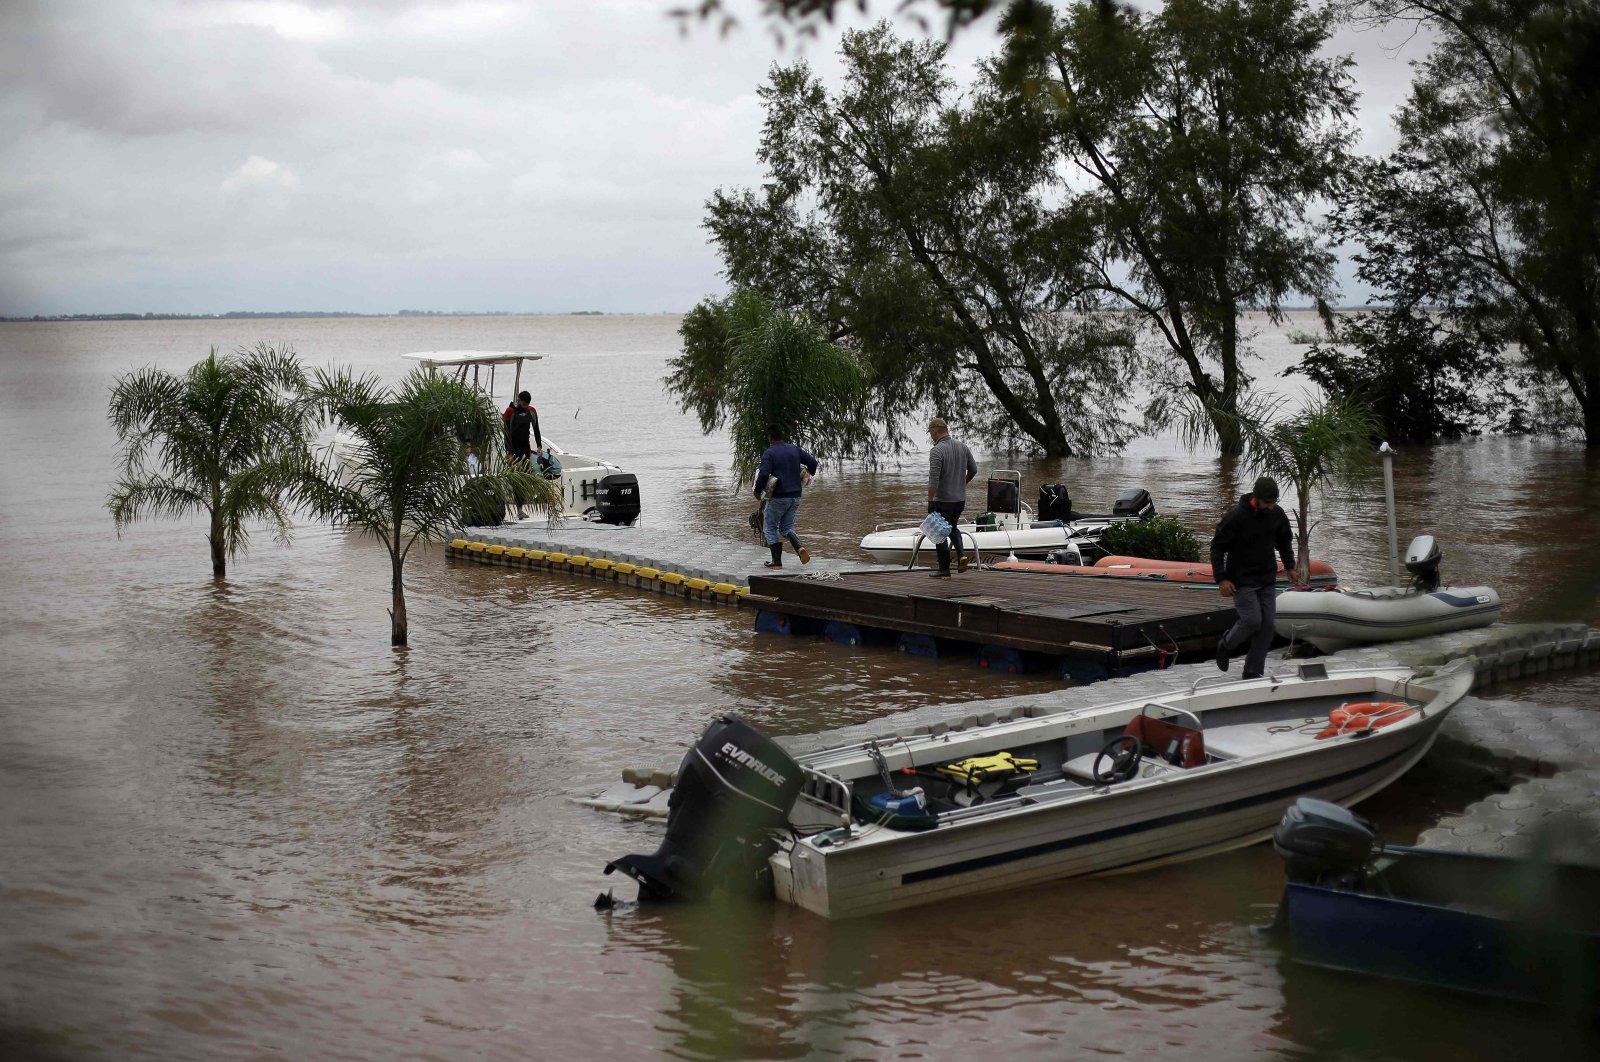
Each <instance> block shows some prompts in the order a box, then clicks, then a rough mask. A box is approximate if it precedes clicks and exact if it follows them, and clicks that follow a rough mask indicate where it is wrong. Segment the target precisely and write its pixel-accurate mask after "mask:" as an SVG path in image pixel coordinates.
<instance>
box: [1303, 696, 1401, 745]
mask: <svg viewBox="0 0 1600 1062" xmlns="http://www.w3.org/2000/svg"><path fill="white" fill-rule="evenodd" d="M1416 714H1417V707H1416V705H1414V704H1408V703H1407V702H1405V701H1361V702H1358V703H1356V704H1341V705H1340V706H1339V707H1337V708H1335V709H1334V710H1333V711H1331V712H1329V713H1328V727H1327V729H1326V730H1323V731H1322V732H1321V733H1320V734H1318V735H1317V739H1318V740H1319V741H1320V740H1321V739H1322V738H1330V737H1337V736H1338V735H1340V734H1354V733H1358V732H1360V731H1363V730H1377V729H1379V728H1380V727H1385V726H1389V725H1390V724H1392V723H1398V722H1399V721H1400V720H1402V719H1409V718H1410V717H1411V716H1413V715H1416Z"/></svg>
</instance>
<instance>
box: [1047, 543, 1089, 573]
mask: <svg viewBox="0 0 1600 1062" xmlns="http://www.w3.org/2000/svg"><path fill="white" fill-rule="evenodd" d="M1044 562H1045V563H1046V564H1073V565H1077V566H1079V567H1082V565H1083V550H1081V549H1079V548H1078V544H1077V543H1076V542H1068V543H1067V544H1066V545H1065V546H1062V547H1060V548H1058V549H1053V550H1051V551H1050V552H1049V553H1046V554H1045V555H1044Z"/></svg>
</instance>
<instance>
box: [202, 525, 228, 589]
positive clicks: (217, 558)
mask: <svg viewBox="0 0 1600 1062" xmlns="http://www.w3.org/2000/svg"><path fill="white" fill-rule="evenodd" d="M206 541H207V542H209V543H211V578H213V579H226V578H227V577H228V551H227V549H226V548H225V547H226V546H227V543H226V542H225V541H224V538H223V532H222V514H221V513H219V512H217V510H216V509H212V510H211V534H209V535H207V536H206Z"/></svg>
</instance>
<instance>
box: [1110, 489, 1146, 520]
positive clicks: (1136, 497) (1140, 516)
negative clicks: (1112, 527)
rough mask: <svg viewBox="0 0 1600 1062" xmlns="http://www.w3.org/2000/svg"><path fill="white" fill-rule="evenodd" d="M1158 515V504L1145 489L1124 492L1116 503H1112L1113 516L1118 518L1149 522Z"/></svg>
mask: <svg viewBox="0 0 1600 1062" xmlns="http://www.w3.org/2000/svg"><path fill="white" fill-rule="evenodd" d="M1155 514H1156V503H1155V501H1154V500H1153V499H1152V498H1151V497H1150V492H1149V491H1147V490H1145V489H1144V488H1143V487H1135V488H1133V489H1132V490H1129V491H1123V492H1122V494H1121V495H1120V496H1119V497H1118V498H1117V500H1116V501H1114V502H1112V503H1111V515H1112V516H1116V517H1123V516H1127V517H1132V518H1133V519H1136V520H1148V519H1150V518H1151V517H1152V516H1154V515H1155Z"/></svg>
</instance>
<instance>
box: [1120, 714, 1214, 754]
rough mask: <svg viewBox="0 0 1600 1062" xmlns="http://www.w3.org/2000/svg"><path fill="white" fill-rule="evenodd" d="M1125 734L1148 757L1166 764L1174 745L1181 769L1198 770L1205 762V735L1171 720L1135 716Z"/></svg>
mask: <svg viewBox="0 0 1600 1062" xmlns="http://www.w3.org/2000/svg"><path fill="white" fill-rule="evenodd" d="M1123 732H1124V733H1126V734H1131V735H1132V736H1134V737H1136V738H1138V739H1139V742H1140V744H1142V745H1143V746H1144V747H1145V749H1146V756H1147V757H1152V756H1153V757H1154V758H1155V759H1157V760H1161V761H1165V760H1166V753H1167V749H1169V748H1171V747H1172V744H1173V742H1177V745H1178V748H1179V749H1180V750H1181V755H1182V762H1180V763H1179V764H1178V766H1180V767H1200V766H1203V765H1204V764H1205V762H1206V733H1204V732H1202V731H1199V730H1196V729H1195V728H1194V727H1192V726H1185V725H1184V724H1182V723H1175V722H1173V721H1172V720H1170V719H1157V718H1155V717H1154V716H1149V715H1136V716H1134V717H1133V719H1132V720H1130V721H1129V723H1128V727H1127V729H1126V730H1125V731H1123Z"/></svg>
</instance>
